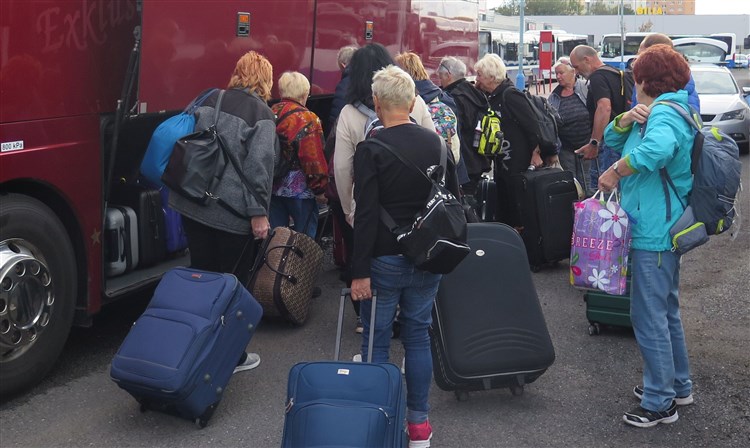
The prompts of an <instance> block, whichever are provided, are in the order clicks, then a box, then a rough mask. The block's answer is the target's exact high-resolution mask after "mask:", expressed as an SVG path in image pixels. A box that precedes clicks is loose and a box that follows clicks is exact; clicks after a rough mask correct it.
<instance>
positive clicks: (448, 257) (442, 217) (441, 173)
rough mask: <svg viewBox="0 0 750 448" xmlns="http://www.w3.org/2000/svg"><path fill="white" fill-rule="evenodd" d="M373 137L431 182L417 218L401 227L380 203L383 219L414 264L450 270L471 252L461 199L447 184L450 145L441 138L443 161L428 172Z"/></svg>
mask: <svg viewBox="0 0 750 448" xmlns="http://www.w3.org/2000/svg"><path fill="white" fill-rule="evenodd" d="M370 141H372V142H373V143H376V144H378V145H380V146H382V147H384V148H385V149H387V150H388V151H390V152H391V153H392V154H393V155H394V156H396V158H398V159H399V160H400V161H401V162H402V163H404V164H406V165H407V166H412V167H414V168H415V169H416V170H417V171H419V173H420V174H422V176H424V177H425V178H426V179H427V180H428V181H429V182H430V183H431V184H432V188H431V189H430V194H429V196H428V197H427V200H426V201H425V205H424V207H422V209H421V210H420V211H419V212H418V213H417V214H416V215H415V217H414V222H413V223H412V224H410V225H408V226H405V227H401V228H399V227H398V226H397V225H396V222H395V221H394V220H393V217H392V216H391V215H390V214H389V213H388V212H387V211H386V210H385V209H384V208H383V207H382V206H381V207H380V219H381V220H382V221H383V223H384V224H385V225H386V227H388V228H389V229H390V230H391V232H392V233H393V234H394V235H395V237H396V240H397V241H398V242H399V245H400V246H401V248H402V250H403V252H404V255H405V256H406V257H407V258H408V259H409V260H411V261H412V262H413V263H414V265H415V266H416V267H417V268H419V269H422V270H425V271H428V272H432V273H433V274H447V273H449V272H451V271H453V269H454V268H455V267H456V266H458V264H459V263H460V262H461V261H462V260H463V259H464V258H466V256H467V255H469V251H470V249H469V245H468V244H466V215H465V213H464V207H463V205H462V204H461V202H460V201H459V200H458V199H457V198H456V197H455V196H454V195H453V193H451V192H450V191H449V190H448V189H447V188H446V187H445V184H444V181H445V170H446V162H447V155H448V148H447V147H446V146H445V142H444V141H443V139H440V142H441V148H440V149H441V151H442V152H441V154H440V165H439V166H433V167H431V168H430V169H429V170H428V174H425V173H424V172H423V171H422V170H421V169H419V167H417V166H416V165H415V164H414V163H413V162H411V161H408V160H406V159H405V158H404V157H403V156H402V155H401V154H399V152H398V151H397V150H396V149H394V148H393V147H392V146H390V145H389V144H387V143H385V142H383V141H382V140H379V139H377V138H371V139H370Z"/></svg>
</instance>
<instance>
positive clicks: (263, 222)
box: [169, 51, 279, 373]
mask: <svg viewBox="0 0 750 448" xmlns="http://www.w3.org/2000/svg"><path fill="white" fill-rule="evenodd" d="M272 87H273V68H272V67H271V63H270V62H268V59H266V58H265V57H263V56H261V55H260V54H258V53H256V52H254V51H250V52H247V53H245V54H244V55H243V56H242V57H241V58H240V59H239V60H238V61H237V65H236V66H235V68H234V71H233V72H232V75H231V78H230V80H229V85H228V86H227V90H225V91H224V92H223V97H222V98H221V104H220V105H219V107H217V102H218V100H219V95H220V92H219V91H218V90H217V91H216V92H214V93H213V94H211V95H210V96H209V97H208V98H207V99H206V100H205V101H204V102H203V104H202V105H201V106H200V107H199V108H198V109H197V110H196V112H195V129H207V128H208V127H210V126H211V125H213V123H214V117H215V115H216V114H217V113H218V114H219V115H218V123H217V126H216V127H217V130H218V133H219V136H220V137H221V138H222V140H223V142H224V145H225V147H226V148H227V149H228V150H229V152H230V153H231V154H232V155H233V156H234V157H235V159H236V160H237V161H239V166H240V169H241V171H242V173H238V172H237V170H235V169H234V168H233V166H232V165H230V164H228V165H227V167H226V170H225V171H224V175H223V176H222V177H221V179H220V180H219V182H218V184H217V185H216V187H215V189H214V196H215V199H213V200H210V201H209V202H208V203H207V204H205V205H203V204H198V203H196V202H192V201H190V200H189V199H187V198H185V197H183V196H180V195H179V194H175V193H174V192H171V193H170V195H169V205H170V206H171V207H172V208H173V209H175V210H177V211H178V212H179V213H180V214H181V215H182V223H183V226H184V228H185V233H186V234H187V238H188V247H189V249H190V261H191V266H192V267H193V268H195V269H201V270H206V271H214V272H232V271H233V269H235V266H236V265H237V261H238V260H239V258H240V256H241V255H242V251H243V248H244V247H245V246H246V245H247V246H248V247H250V246H253V245H252V244H246V243H247V240H248V238H249V237H250V235H252V236H254V237H255V238H266V237H267V236H268V230H269V227H270V226H269V222H268V209H269V206H270V202H271V182H272V181H273V173H274V160H276V159H277V158H278V153H279V149H278V148H279V147H278V140H277V138H276V120H275V117H274V114H273V112H272V111H271V109H270V108H269V107H268V105H267V104H266V100H267V99H268V98H270V96H271V88H272ZM228 111H231V113H228ZM241 175H242V176H244V178H245V180H246V181H247V182H248V184H249V185H247V186H246V185H245V182H244V180H243V179H242V178H241V177H240V176H241ZM248 187H249V188H252V189H253V191H254V194H253V193H251V192H250V191H249V190H248ZM245 258H247V259H252V258H253V257H252V256H248V257H245ZM259 364H260V356H258V355H257V354H255V353H243V355H242V358H241V359H240V362H239V364H238V365H237V367H236V368H235V370H234V371H235V373H237V372H240V371H243V370H250V369H253V368H255V367H257V366H258V365H259Z"/></svg>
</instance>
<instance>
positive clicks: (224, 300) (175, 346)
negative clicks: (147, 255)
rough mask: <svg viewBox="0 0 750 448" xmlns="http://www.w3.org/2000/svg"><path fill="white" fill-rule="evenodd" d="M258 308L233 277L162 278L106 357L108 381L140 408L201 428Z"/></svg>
mask: <svg viewBox="0 0 750 448" xmlns="http://www.w3.org/2000/svg"><path fill="white" fill-rule="evenodd" d="M262 314H263V309H262V308H261V306H260V304H259V303H258V302H257V301H256V300H255V298H253V296H252V295H251V294H250V292H248V290H247V289H245V287H244V286H242V284H241V283H240V282H239V281H238V280H237V278H236V277H235V276H234V275H232V274H218V273H214V272H206V271H198V270H194V269H186V268H176V269H173V270H171V271H169V272H167V273H166V274H164V277H163V278H162V280H161V282H159V285H158V286H157V287H156V291H155V292H154V296H153V298H152V299H151V303H149V305H148V307H147V308H146V310H145V311H144V312H143V314H142V315H141V317H139V318H138V320H137V321H136V322H135V323H134V324H133V327H132V328H131V329H130V332H129V333H128V335H127V336H126V337H125V341H123V343H122V345H121V346H120V349H119V350H118V351H117V354H116V355H115V357H114V359H113V360H112V368H111V370H110V376H111V377H112V379H113V380H114V381H115V382H116V383H117V385H118V386H120V387H121V388H123V389H125V390H126V391H128V392H129V393H130V394H131V395H132V396H133V397H135V399H136V400H137V401H138V402H139V403H140V404H141V410H146V409H155V410H159V411H163V412H168V413H173V414H177V415H180V416H182V417H185V418H188V419H190V420H194V421H195V423H196V424H197V425H198V426H199V427H201V428H202V427H204V426H205V425H206V423H207V422H208V419H209V418H211V415H212V414H213V411H214V410H215V408H216V406H217V405H218V404H219V402H220V401H221V397H222V395H223V393H224V390H225V389H226V386H227V383H228V382H229V379H230V378H231V377H232V372H233V371H234V367H235V366H236V365H237V362H238V361H239V359H240V357H241V356H242V353H243V351H244V350H245V348H246V347H247V344H248V342H250V338H251V337H252V336H253V334H254V333H255V328H256V327H257V325H258V322H260V319H261V316H262Z"/></svg>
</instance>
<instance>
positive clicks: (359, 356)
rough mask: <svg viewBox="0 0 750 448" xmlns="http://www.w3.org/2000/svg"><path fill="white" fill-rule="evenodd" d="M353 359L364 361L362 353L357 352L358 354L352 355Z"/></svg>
mask: <svg viewBox="0 0 750 448" xmlns="http://www.w3.org/2000/svg"><path fill="white" fill-rule="evenodd" d="M352 361H354V362H362V354H361V353H357V354H356V355H354V356H352Z"/></svg>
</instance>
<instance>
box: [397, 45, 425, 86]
mask: <svg viewBox="0 0 750 448" xmlns="http://www.w3.org/2000/svg"><path fill="white" fill-rule="evenodd" d="M396 64H398V66H399V67H401V68H402V69H403V70H404V71H405V72H406V73H408V74H409V76H411V77H412V79H413V80H414V81H424V80H425V79H430V77H429V76H428V75H427V70H425V69H424V65H422V59H420V58H419V56H418V55H417V54H416V53H412V52H411V51H410V52H407V53H400V54H398V55H396Z"/></svg>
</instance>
